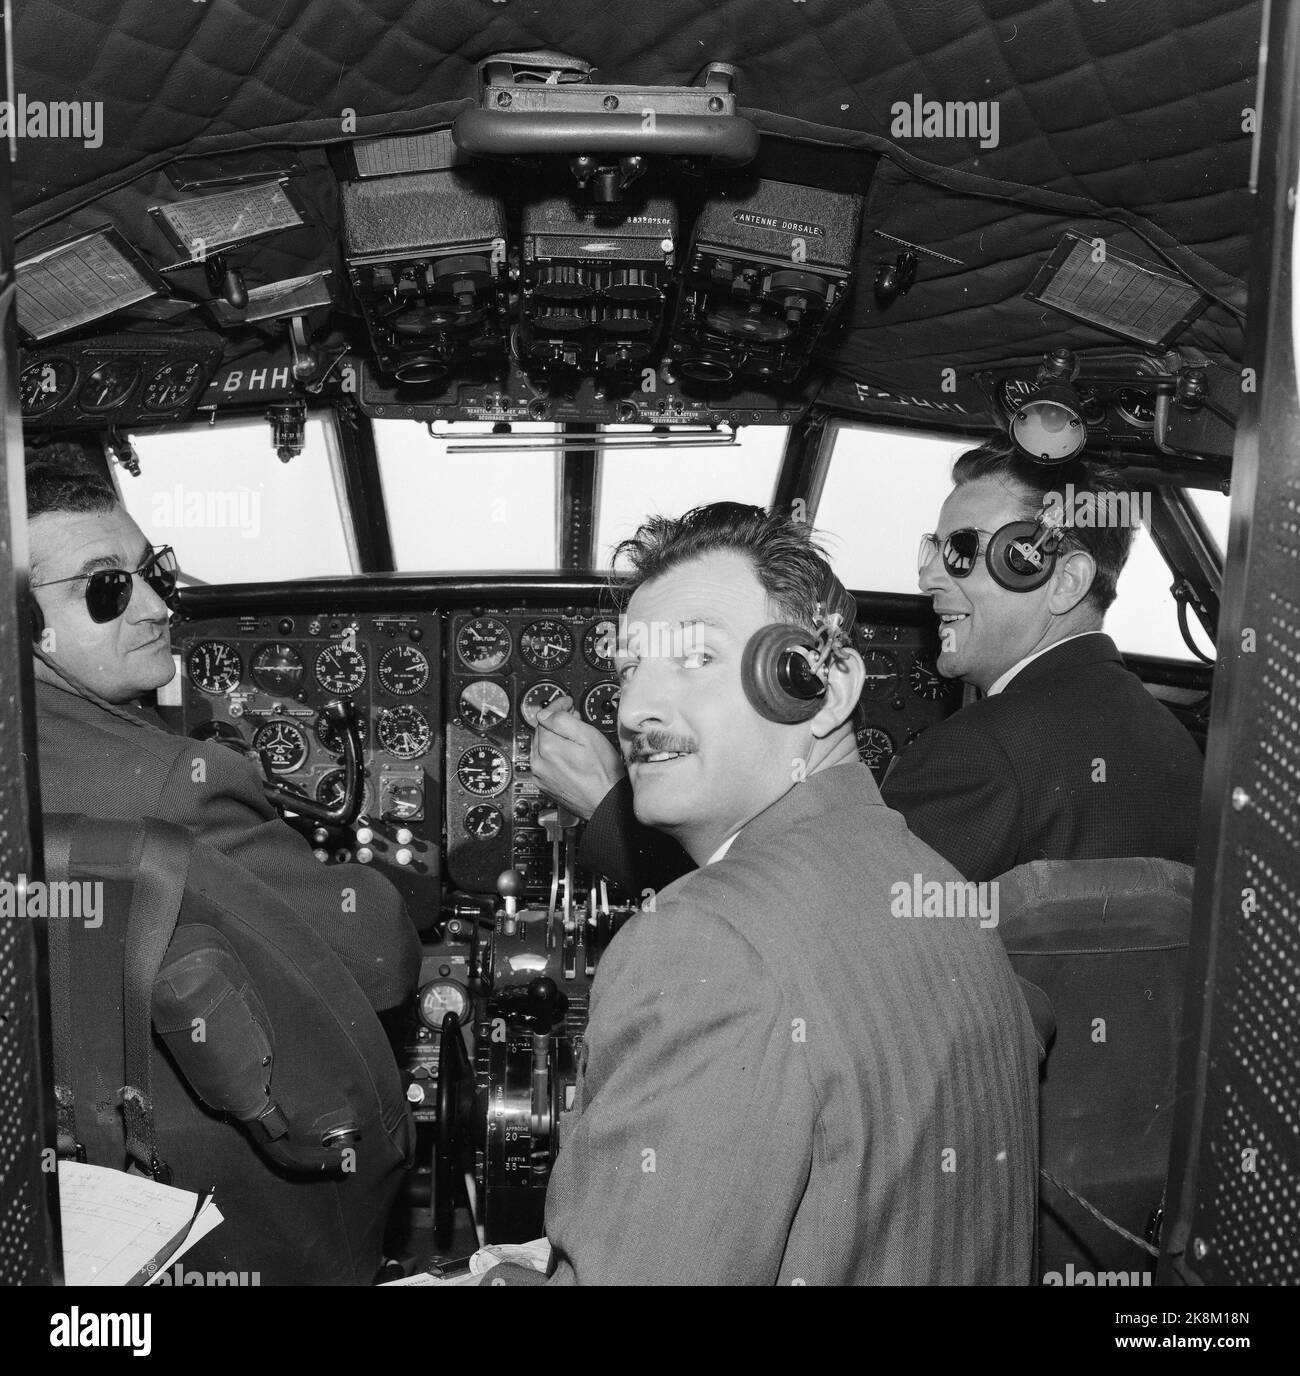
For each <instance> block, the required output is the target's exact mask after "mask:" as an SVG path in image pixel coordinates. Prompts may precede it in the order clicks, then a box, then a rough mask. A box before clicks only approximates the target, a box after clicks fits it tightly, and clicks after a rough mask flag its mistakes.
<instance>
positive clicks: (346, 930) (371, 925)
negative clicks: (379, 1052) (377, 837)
mask: <svg viewBox="0 0 1300 1376" xmlns="http://www.w3.org/2000/svg"><path fill="white" fill-rule="evenodd" d="M36 708H37V715H36V722H37V740H38V750H39V761H40V782H41V804H42V807H43V808H44V810H45V811H46V812H72V813H85V814H86V815H88V816H93V817H115V818H136V817H159V818H162V819H163V820H164V821H169V822H176V823H178V824H179V825H181V826H184V827H189V828H190V830H191V831H193V832H194V834H195V836H196V837H198V839H199V840H201V841H206V842H207V843H208V845H210V846H212V847H214V848H215V849H216V850H219V851H222V852H223V853H224V854H226V855H229V856H230V857H231V858H232V859H234V860H237V861H239V863H240V864H242V865H243V866H245V868H247V869H248V870H250V871H251V872H252V873H253V874H255V875H256V876H257V877H258V878H259V879H261V880H262V881H263V882H264V883H266V884H269V885H270V886H271V888H273V889H274V890H275V891H276V893H277V894H279V895H280V897H281V898H282V899H284V901H285V902H286V903H288V904H289V906H290V907H291V908H293V909H294V911H295V912H297V913H299V914H300V915H301V917H302V919H303V921H304V922H306V923H307V925H308V926H309V927H311V929H312V930H313V931H314V932H316V933H317V934H318V935H319V936H321V937H322V938H323V939H324V940H325V942H326V944H327V945H329V947H330V948H331V949H332V950H333V951H334V952H335V953H336V954H337V955H338V956H339V957H340V958H341V959H342V961H343V963H344V965H345V966H346V967H347V969H348V970H349V972H350V973H351V974H352V977H353V978H354V979H355V980H356V982H357V983H358V984H359V985H360V986H361V989H362V991H363V992H364V993H365V995H366V997H367V998H368V999H369V1000H370V1003H371V1005H372V1006H373V1007H374V1008H376V1009H380V1010H382V1009H386V1008H392V1007H394V1006H395V1005H396V1004H398V1003H400V1002H402V1000H404V999H406V998H408V997H409V996H410V995H411V993H412V992H413V991H414V989H415V983H416V977H417V975H418V973H419V965H420V943H419V939H418V938H417V936H416V933H415V928H414V927H413V926H412V925H411V921H410V918H409V917H407V914H406V907H405V905H404V904H403V902H402V899H401V896H400V895H399V894H398V892H397V890H396V889H394V888H393V886H392V885H391V884H389V882H388V881H387V880H386V879H385V878H384V877H383V875H381V874H376V873H375V872H374V871H373V870H368V869H365V868H363V867H362V866H361V865H329V866H326V865H322V864H321V863H320V862H319V861H318V860H317V859H316V858H315V856H313V855H312V853H311V848H310V847H309V846H308V844H307V842H306V841H305V840H304V839H303V838H302V837H301V836H299V835H298V833H297V832H295V831H294V830H293V828H292V827H291V826H289V824H288V823H287V822H285V821H283V820H281V818H280V816H279V814H278V813H277V812H276V811H275V809H274V808H273V807H272V806H271V805H270V803H268V802H267V801H266V798H265V796H264V795H263V793H262V789H261V784H260V782H259V780H258V776H257V772H256V770H255V769H254V768H253V766H252V765H251V764H250V763H249V761H247V760H245V759H241V758H240V757H239V756H238V755H237V754H235V753H234V751H232V750H230V749H228V748H227V747H226V746H223V745H217V744H215V743H214V742H212V741H196V740H191V739H190V738H189V737H188V736H180V735H177V734H175V733H174V732H172V731H169V730H168V729H167V728H166V727H165V726H164V725H163V723H162V721H161V719H160V718H159V717H158V715H157V713H155V712H151V711H149V710H148V709H146V708H139V707H123V708H122V709H121V710H122V712H123V713H125V714H126V716H127V717H130V718H132V720H125V719H123V717H118V716H115V715H114V714H113V713H111V712H107V711H105V710H104V709H103V708H102V707H99V706H97V705H96V704H95V703H93V702H90V701H89V700H87V699H85V698H82V697H79V696H78V695H77V694H75V693H73V692H72V691H71V690H65V689H62V688H58V687H55V686H53V685H52V684H49V683H45V682H43V681H41V680H38V681H37V684H36Z"/></svg>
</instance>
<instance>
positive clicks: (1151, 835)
mask: <svg viewBox="0 0 1300 1376" xmlns="http://www.w3.org/2000/svg"><path fill="white" fill-rule="evenodd" d="M1201 769H1202V759H1201V753H1200V751H1199V750H1198V749H1197V748H1196V744H1195V742H1194V741H1193V740H1192V738H1191V736H1189V735H1188V733H1187V731H1186V729H1185V728H1184V727H1183V726H1182V725H1181V724H1180V723H1179V722H1178V720H1177V718H1175V717H1174V715H1173V714H1172V713H1171V712H1170V711H1169V709H1168V708H1167V707H1165V706H1164V705H1163V704H1162V703H1159V702H1157V701H1156V700H1155V698H1153V697H1152V696H1151V694H1150V693H1148V692H1147V690H1146V689H1145V688H1144V687H1143V686H1142V681H1141V679H1139V678H1138V677H1137V675H1136V674H1133V673H1131V672H1130V671H1129V670H1128V669H1126V668H1125V667H1124V661H1123V660H1122V659H1121V658H1120V653H1119V651H1118V650H1117V649H1116V648H1115V644H1114V642H1113V641H1112V640H1111V638H1110V637H1109V636H1107V635H1102V634H1100V633H1097V634H1093V635H1087V636H1083V637H1081V638H1080V639H1078V640H1071V641H1069V642H1068V643H1066V644H1063V645H1058V646H1055V647H1053V648H1052V649H1050V650H1048V651H1047V653H1046V654H1043V655H1040V656H1039V657H1038V658H1037V659H1035V660H1034V661H1032V662H1031V663H1030V664H1027V665H1026V666H1025V667H1024V668H1023V669H1022V670H1021V671H1020V672H1019V673H1018V674H1017V675H1016V676H1015V678H1013V679H1012V680H1011V682H1010V683H1009V684H1008V685H1007V686H1006V688H1005V689H1004V690H1003V691H1002V692H1001V693H998V694H995V695H994V696H993V697H989V698H982V699H981V700H980V701H979V702H975V703H972V704H971V705H970V706H969V707H964V708H963V709H962V710H961V711H960V712H957V713H954V715H953V716H951V717H949V718H947V720H945V721H942V722H940V723H939V724H938V725H936V726H932V727H931V728H930V729H929V730H928V731H926V732H925V734H924V735H922V736H920V737H918V739H917V740H915V741H913V742H912V744H911V745H910V746H909V747H908V748H907V749H906V750H905V751H904V752H903V753H902V754H901V755H899V757H898V758H897V760H896V761H895V762H894V764H893V766H892V768H891V769H890V771H889V773H888V775H886V777H885V781H884V784H883V785H882V792H883V793H884V795H885V798H886V799H887V800H888V802H889V805H890V807H896V808H897V809H898V810H899V811H900V812H901V813H902V814H903V816H904V817H906V818H907V825H908V826H909V827H911V829H912V830H913V831H914V832H915V833H916V834H917V835H918V836H919V837H920V838H921V839H922V840H923V841H926V842H927V843H928V844H929V845H931V846H933V847H934V848H935V849H936V850H937V851H938V852H939V853H940V854H941V855H943V856H946V857H947V858H948V859H949V860H951V861H952V863H953V864H954V865H956V866H957V868H958V869H959V870H960V871H961V872H962V873H963V874H964V875H966V876H967V878H969V879H992V878H993V877H994V876H995V875H999V874H1004V873H1006V871H1007V870H1010V869H1014V868H1015V867H1016V866H1017V865H1025V864H1028V863H1029V862H1030V861H1032V860H1103V859H1107V858H1109V857H1118V856H1156V857H1159V858H1161V859H1165V860H1178V861H1181V862H1182V863H1184V864H1189V865H1190V864H1195V862H1196V829H1197V814H1198V812H1199V810H1200V801H1201Z"/></svg>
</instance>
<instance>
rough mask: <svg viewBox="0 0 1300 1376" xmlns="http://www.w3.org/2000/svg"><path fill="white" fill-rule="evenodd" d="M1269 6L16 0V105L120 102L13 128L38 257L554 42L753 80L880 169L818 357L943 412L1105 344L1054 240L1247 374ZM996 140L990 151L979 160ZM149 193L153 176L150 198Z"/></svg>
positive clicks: (398, 123) (17, 190) (787, 115)
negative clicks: (57, 234)
mask: <svg viewBox="0 0 1300 1376" xmlns="http://www.w3.org/2000/svg"><path fill="white" fill-rule="evenodd" d="M1260 11H1261V4H1260V3H1259V0H1248V2H1247V3H1242V0H1141V3H1131V2H1130V0H1109V3H1106V2H1105V0H1102V2H1100V3H1099V2H1098V0H978V2H977V0H806V2H805V0H657V3H654V4H647V3H646V0H505V2H504V3H489V0H423V3H405V2H404V0H168V3H160V0H24V3H22V4H20V5H19V6H18V7H17V11H16V13H15V15H14V23H13V50H14V65H15V81H14V89H15V92H16V93H23V94H25V95H26V96H27V97H28V98H29V99H37V98H39V99H42V100H46V101H80V102H86V101H90V102H102V106H101V109H102V124H101V129H100V141H99V143H98V146H95V147H85V146H83V143H82V142H79V141H76V140H70V139H65V140H57V139H37V138H30V139H29V138H20V139H19V140H18V150H17V151H18V157H17V162H16V164H15V168H14V211H15V230H16V233H17V234H18V235H19V249H20V252H22V251H25V249H26V247H27V246H28V245H29V244H30V243H31V242H39V240H37V241H33V240H30V239H26V236H30V235H31V234H32V232H33V231H40V230H42V229H43V228H44V227H47V226H58V225H69V224H72V225H79V224H81V223H84V220H85V216H86V215H87V214H88V213H89V212H90V211H91V210H95V211H98V212H100V213H98V214H97V218H98V220H99V221H100V222H102V221H103V220H104V218H106V217H107V218H109V219H111V220H114V222H118V227H119V228H121V229H122V230H123V232H124V233H125V234H127V237H128V238H131V239H132V240H133V241H137V240H138V239H139V237H140V235H139V233H138V230H139V226H138V225H133V224H130V223H121V222H120V221H121V220H122V218H123V216H124V215H125V214H126V208H127V207H130V206H132V205H133V204H134V203H135V202H134V201H133V200H132V198H131V196H130V195H129V194H124V190H125V188H126V187H127V185H128V184H129V183H132V182H135V181H136V180H137V179H144V181H147V179H148V177H149V176H150V174H156V172H157V169H159V168H160V167H161V166H162V165H163V164H165V163H167V162H168V161H170V160H171V159H173V158H175V157H176V156H178V155H182V154H186V155H192V154H195V153H201V152H213V151H217V150H233V149H245V148H249V147H253V146H257V145H266V144H277V145H284V144H292V145H298V146H307V145H322V144H330V143H337V142H339V141H340V140H342V139H344V138H350V137H364V136H369V135H375V134H380V133H394V132H413V131H416V130H423V129H429V128H436V127H439V126H445V125H447V124H449V123H450V122H451V120H452V119H454V117H455V115H456V114H457V113H458V112H459V111H460V110H462V109H464V108H466V107H467V106H468V105H469V104H470V103H472V101H473V99H474V97H475V95H476V90H477V64H478V63H479V62H480V61H481V60H482V59H483V58H485V57H487V56H489V55H491V54H493V53H498V52H503V51H520V50H531V49H539V48H548V49H556V50H559V51H562V52H565V53H568V54H571V55H573V56H575V57H578V58H581V59H585V60H586V61H588V62H591V63H594V64H595V65H596V67H597V68H598V73H599V79H602V80H607V81H618V82H631V83H644V84H655V85H662V84H685V83H689V82H690V81H692V80H693V79H694V78H695V77H696V76H697V74H698V73H699V72H700V70H701V68H702V67H703V66H704V65H705V64H706V63H708V62H727V63H731V64H733V65H734V66H735V67H736V68H737V69H738V73H739V75H738V78H737V91H738V94H739V99H740V103H741V105H742V106H743V107H744V110H745V112H746V113H747V114H748V115H749V116H750V118H751V119H752V120H753V121H754V123H755V124H756V125H757V126H758V127H759V130H760V132H761V133H762V134H763V135H764V136H765V138H767V139H769V140H778V139H780V140H789V139H795V140H804V141H807V142H811V143H825V144H831V145H843V146H848V147H857V148H861V149H863V150H864V151H869V152H871V153H874V154H877V155H881V161H880V163H879V170H878V172H877V174H876V176H875V178H874V179H873V180H872V183H871V188H870V193H869V196H868V200H867V206H866V217H865V222H864V233H863V240H862V250H861V255H860V260H859V269H860V273H861V274H862V276H863V277H865V279H866V282H867V287H868V289H867V290H865V291H864V290H862V289H861V288H859V290H858V292H857V293H856V296H855V299H854V303H853V306H852V311H851V317H850V319H849V322H848V325H847V328H846V329H845V330H844V331H843V332H842V334H841V336H840V337H839V339H838V341H837V342H836V344H835V345H834V347H833V350H832V351H831V352H830V354H829V355H828V356H827V357H826V358H825V359H824V363H825V365H826V366H827V369H828V374H829V377H830V380H831V382H832V383H834V382H836V381H838V382H839V384H840V387H841V390H842V389H843V387H844V386H845V384H853V383H869V384H873V385H874V386H876V387H880V388H885V389H890V390H892V391H894V392H898V393H904V394H912V395H917V396H934V395H935V394H936V393H937V389H938V375H939V371H940V369H941V368H942V367H954V368H956V369H957V370H958V371H959V372H960V373H962V374H963V376H964V375H965V373H966V372H967V371H968V370H969V369H971V368H973V367H974V366H976V365H978V364H980V363H982V362H988V361H992V360H996V359H998V358H1007V357H1011V356H1015V357H1017V358H1022V357H1023V358H1031V357H1033V356H1035V355H1038V354H1041V353H1042V352H1043V350H1044V349H1046V348H1051V347H1055V346H1056V345H1059V344H1068V345H1071V346H1072V347H1075V348H1087V347H1090V346H1099V345H1103V344H1113V343H1114V340H1113V339H1111V338H1110V337H1109V336H1106V335H1104V334H1102V333H1101V332H1100V331H1096V330H1092V329H1090V328H1089V327H1086V326H1082V325H1078V324H1075V323H1072V322H1071V321H1069V320H1067V319H1065V318H1064V317H1060V316H1055V315H1051V314H1050V313H1045V312H1043V311H1042V310H1040V308H1038V307H1036V306H1034V305H1033V304H1032V303H1030V302H1027V301H1025V300H1023V299H1022V293H1023V292H1024V290H1025V288H1026V287H1027V286H1028V285H1029V282H1030V280H1031V279H1032V277H1033V274H1034V271H1035V270H1036V268H1037V267H1038V266H1039V264H1040V263H1041V262H1042V261H1043V259H1044V258H1045V256H1046V255H1047V254H1048V253H1049V252H1050V251H1051V249H1052V247H1053V246H1054V245H1055V243H1056V241H1057V240H1058V239H1059V237H1060V234H1061V232H1062V231H1063V230H1064V229H1066V228H1070V227H1073V228H1077V229H1079V230H1080V231H1081V232H1084V233H1089V234H1090V233H1094V232H1097V233H1105V234H1106V235H1107V236H1109V237H1110V239H1111V240H1112V241H1113V242H1115V243H1117V244H1118V245H1120V246H1121V247H1122V248H1123V249H1125V250H1128V251H1132V252H1136V253H1139V254H1141V255H1142V256H1144V257H1147V258H1153V257H1159V256H1164V255H1167V258H1166V261H1169V260H1172V261H1173V262H1174V263H1176V264H1177V266H1178V267H1179V268H1180V269H1181V270H1182V271H1183V272H1184V273H1186V274H1188V275H1189V276H1190V277H1192V278H1193V279H1194V280H1195V281H1196V282H1197V283H1198V284H1199V285H1201V286H1203V287H1204V288H1207V289H1208V290H1209V291H1211V292H1212V293H1214V294H1215V295H1216V296H1217V297H1219V298H1221V299H1222V302H1226V303H1227V306H1225V305H1224V304H1222V303H1219V302H1216V303H1214V304H1212V305H1211V307H1210V309H1209V310H1207V311H1206V313H1205V314H1204V315H1203V316H1202V317H1201V318H1200V319H1199V320H1197V321H1196V322H1194V323H1193V325H1192V326H1191V327H1190V328H1189V330H1188V331H1187V334H1186V336H1185V337H1184V340H1183V341H1182V342H1185V343H1189V344H1193V345H1195V346H1196V347H1199V348H1201V349H1203V350H1204V351H1205V352H1207V353H1208V354H1210V355H1211V356H1215V357H1219V358H1221V359H1223V360H1226V361H1234V360H1235V361H1239V360H1240V357H1241V347H1242V339H1241V321H1240V316H1239V315H1238V314H1236V313H1234V311H1233V310H1232V309H1229V308H1228V307H1235V308H1236V310H1237V311H1240V310H1242V309H1243V308H1244V305H1245V286H1244V280H1245V277H1246V275H1247V265H1248V254H1249V247H1250V236H1251V231H1252V221H1253V214H1254V205H1253V201H1252V198H1251V196H1250V194H1249V192H1248V190H1247V180H1248V174H1249V166H1250V157H1251V136H1250V133H1249V130H1248V128H1247V127H1245V126H1246V125H1247V124H1248V121H1247V120H1246V119H1244V118H1243V111H1245V110H1247V109H1250V108H1252V107H1253V106H1254V105H1255V101H1256V91H1255V85H1256V73H1257V65H1258V45H1259V27H1260V17H1261V14H1260ZM914 98H921V99H923V100H926V101H932V100H933V101H939V102H945V101H972V100H973V101H980V102H988V103H989V106H990V108H992V109H995V110H996V112H997V129H996V138H995V140H990V139H984V140H980V139H977V138H971V137H964V138H943V137H927V136H924V135H921V136H919V137H918V136H915V131H907V130H902V129H900V128H899V127H898V125H897V122H896V116H895V107H896V106H897V104H898V103H899V102H908V103H911V102H912V101H913V100H914ZM982 144H983V145H987V146H982ZM142 184H143V181H142ZM877 230H879V231H883V232H884V233H886V234H892V235H894V236H896V237H898V238H902V239H905V240H908V241H910V242H915V243H921V244H924V245H928V246H930V247H932V248H933V249H935V250H937V251H939V252H941V253H943V254H945V255H947V256H948V257H949V258H952V259H956V260H958V261H957V263H955V264H954V263H947V262H943V261H942V260H940V259H937V258H936V259H928V258H927V259H925V260H924V263H923V269H922V272H921V275H920V277H919V279H918V282H917V286H916V288H915V289H914V290H913V291H912V292H911V293H910V294H909V295H908V296H906V297H905V298H903V299H902V300H900V301H899V302H897V303H895V306H894V307H893V308H891V310H890V311H889V312H888V313H883V312H881V311H879V310H878V308H877V307H876V306H875V304H874V302H873V301H872V294H871V292H870V290H869V284H870V279H871V274H872V273H873V272H874V267H875V264H876V262H878V261H881V260H883V259H884V258H887V257H888V256H889V253H888V252H886V250H887V249H889V245H888V242H887V241H886V240H884V239H882V238H881V237H880V236H879V235H877V234H876V233H875V231H877Z"/></svg>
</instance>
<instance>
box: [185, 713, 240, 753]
mask: <svg viewBox="0 0 1300 1376" xmlns="http://www.w3.org/2000/svg"><path fill="white" fill-rule="evenodd" d="M190 736H191V738H192V739H193V740H196V741H216V742H217V744H218V745H226V746H229V747H230V749H231V750H237V751H239V753H240V754H241V755H242V754H243V753H244V737H243V735H242V734H241V733H240V730H239V728H238V727H237V726H232V725H231V724H230V723H229V722H228V721H217V720H216V719H215V718H214V719H213V720H212V721H205V722H200V723H199V725H198V726H196V727H195V728H194V730H193V731H191V732H190Z"/></svg>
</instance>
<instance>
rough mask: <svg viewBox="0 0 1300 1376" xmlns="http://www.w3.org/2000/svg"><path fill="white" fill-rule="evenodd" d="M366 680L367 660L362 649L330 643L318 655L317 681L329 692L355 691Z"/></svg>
mask: <svg viewBox="0 0 1300 1376" xmlns="http://www.w3.org/2000/svg"><path fill="white" fill-rule="evenodd" d="M365 681H366V661H365V660H364V659H363V658H362V656H361V651H360V650H353V649H350V648H349V647H348V646H346V645H329V646H327V647H326V648H325V649H323V650H322V651H321V652H320V654H318V655H317V656H316V682H317V683H319V684H320V686H321V687H322V688H324V690H325V691H326V692H327V693H355V692H356V691H357V689H359V688H360V687H361V685H362V684H363V683H364V682H365Z"/></svg>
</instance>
